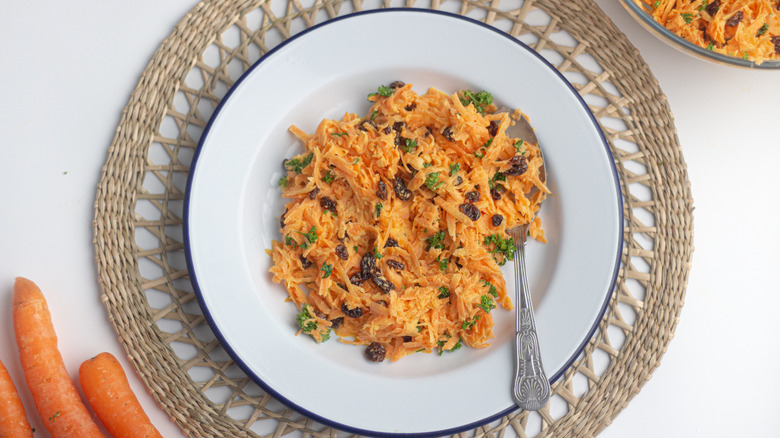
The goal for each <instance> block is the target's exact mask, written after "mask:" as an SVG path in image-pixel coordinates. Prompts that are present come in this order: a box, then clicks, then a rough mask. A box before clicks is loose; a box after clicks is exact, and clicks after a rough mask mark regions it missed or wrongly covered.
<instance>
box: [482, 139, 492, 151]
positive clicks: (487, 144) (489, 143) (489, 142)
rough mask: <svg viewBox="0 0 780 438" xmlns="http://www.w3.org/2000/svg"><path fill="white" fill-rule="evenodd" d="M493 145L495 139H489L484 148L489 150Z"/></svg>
mask: <svg viewBox="0 0 780 438" xmlns="http://www.w3.org/2000/svg"><path fill="white" fill-rule="evenodd" d="M491 144H493V139H492V138H489V139H488V141H486V142H485V144H483V145H482V148H483V149H487V148H489V147H490V145H491Z"/></svg>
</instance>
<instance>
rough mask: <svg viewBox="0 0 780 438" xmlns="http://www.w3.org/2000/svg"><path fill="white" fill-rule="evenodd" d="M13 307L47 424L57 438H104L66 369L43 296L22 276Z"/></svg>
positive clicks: (23, 358)
mask: <svg viewBox="0 0 780 438" xmlns="http://www.w3.org/2000/svg"><path fill="white" fill-rule="evenodd" d="M13 304H14V309H13V316H14V332H15V333H16V345H17V346H18V347H19V360H20V362H21V363H22V369H23V370H24V377H25V380H26V381H27V387H28V388H29V389H30V393H31V394H32V396H33V400H34V401H35V407H36V409H37V410H38V414H39V415H40V416H41V421H42V422H43V425H44V426H45V427H46V429H47V430H48V431H49V434H51V436H52V437H53V438H91V437H100V438H102V437H103V435H102V434H101V433H100V429H98V426H97V424H95V422H94V421H93V420H92V417H91V416H90V415H89V411H88V410H87V408H86V407H85V406H84V404H83V403H82V402H81V398H80V397H79V393H78V392H77V391H76V387H75V386H73V382H72V381H71V380H70V376H69V375H68V371H67V370H66V369H65V363H64V362H63V361H62V355H61V354H60V351H59V350H58V349H57V334H56V333H55V332H54V325H53V324H52V322H51V314H50V313H49V307H48V305H47V304H46V298H44V296H43V293H42V292H41V290H40V289H39V288H38V286H36V284H35V283H33V282H32V281H30V280H28V279H26V278H21V277H19V278H17V279H16V282H15V283H14V299H13Z"/></svg>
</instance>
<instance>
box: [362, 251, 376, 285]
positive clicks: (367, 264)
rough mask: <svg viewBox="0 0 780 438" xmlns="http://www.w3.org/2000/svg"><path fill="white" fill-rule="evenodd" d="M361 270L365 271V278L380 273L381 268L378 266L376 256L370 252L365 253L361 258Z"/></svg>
mask: <svg viewBox="0 0 780 438" xmlns="http://www.w3.org/2000/svg"><path fill="white" fill-rule="evenodd" d="M360 272H361V273H363V279H366V278H373V277H375V276H377V275H380V272H379V268H377V266H376V257H374V255H373V254H371V253H370V252H367V253H365V254H363V258H362V259H360Z"/></svg>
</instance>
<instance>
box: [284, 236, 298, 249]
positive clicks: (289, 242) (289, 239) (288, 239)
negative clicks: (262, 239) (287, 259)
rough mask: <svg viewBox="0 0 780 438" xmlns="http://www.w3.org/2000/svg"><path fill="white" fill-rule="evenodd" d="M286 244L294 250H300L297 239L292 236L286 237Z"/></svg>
mask: <svg viewBox="0 0 780 438" xmlns="http://www.w3.org/2000/svg"><path fill="white" fill-rule="evenodd" d="M284 244H285V245H287V246H292V247H293V249H298V242H296V241H295V239H293V238H292V237H290V236H285V238H284Z"/></svg>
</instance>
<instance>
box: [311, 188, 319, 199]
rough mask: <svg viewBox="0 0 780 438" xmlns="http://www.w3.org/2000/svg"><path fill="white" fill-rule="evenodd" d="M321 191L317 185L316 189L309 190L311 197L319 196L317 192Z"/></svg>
mask: <svg viewBox="0 0 780 438" xmlns="http://www.w3.org/2000/svg"><path fill="white" fill-rule="evenodd" d="M319 192H320V188H319V187H315V188H314V190H312V191H310V192H309V199H314V198H316V197H317V193H319Z"/></svg>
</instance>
